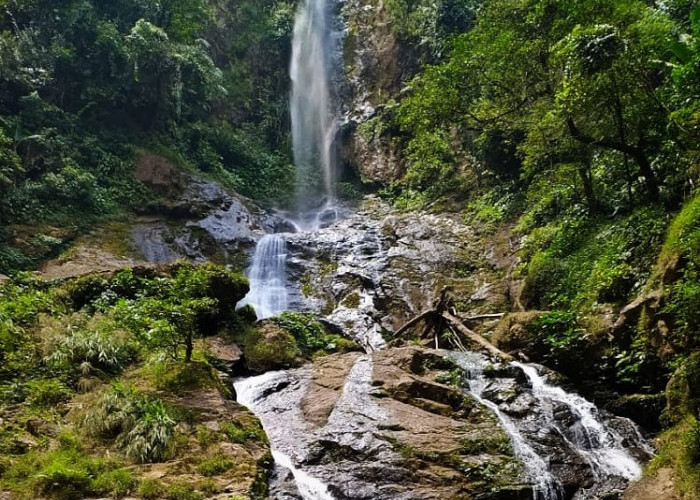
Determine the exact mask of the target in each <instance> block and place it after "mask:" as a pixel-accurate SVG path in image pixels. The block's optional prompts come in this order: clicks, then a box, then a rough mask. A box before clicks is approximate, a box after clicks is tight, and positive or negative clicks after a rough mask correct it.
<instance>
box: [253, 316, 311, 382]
mask: <svg viewBox="0 0 700 500" xmlns="http://www.w3.org/2000/svg"><path fill="white" fill-rule="evenodd" d="M241 340H242V344H243V345H242V348H243V358H244V359H245V363H246V366H247V367H248V369H249V370H251V371H253V372H258V373H262V372H265V371H268V370H274V369H280V368H289V367H292V366H297V365H298V364H299V356H300V355H301V351H300V350H299V347H298V346H297V342H296V340H294V337H293V336H292V335H290V334H289V333H287V332H286V331H285V330H284V329H282V328H279V327H277V326H276V325H273V324H270V323H266V324H263V325H261V326H258V327H254V328H253V327H250V328H247V329H246V330H245V331H244V333H243V335H242V338H241Z"/></svg>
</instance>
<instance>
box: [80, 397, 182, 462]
mask: <svg viewBox="0 0 700 500" xmlns="http://www.w3.org/2000/svg"><path fill="white" fill-rule="evenodd" d="M81 424H82V427H83V428H84V429H85V430H86V431H87V432H88V433H89V434H91V435H93V436H96V437H100V438H102V439H106V440H112V441H114V442H115V444H116V445H117V447H118V448H120V449H121V450H122V451H123V452H124V453H125V454H126V456H127V457H129V458H131V459H133V460H136V461H138V462H142V463H143V462H155V461H159V460H162V459H163V458H165V456H166V454H167V452H168V450H169V446H170V443H171V441H172V438H173V436H174V433H175V425H176V421H175V419H174V418H173V417H171V415H170V413H169V412H168V410H167V408H166V407H165V405H164V404H163V402H162V401H161V400H160V399H157V398H155V397H153V396H150V395H147V394H143V393H140V392H138V391H137V390H136V389H135V388H133V387H124V386H122V385H119V384H115V385H114V386H113V387H112V388H111V389H110V390H108V391H107V392H105V393H104V394H103V395H102V396H101V397H100V398H99V399H98V401H97V402H96V403H95V404H94V405H92V407H90V408H88V410H87V411H86V414H85V415H84V417H83V419H82V421H81Z"/></svg>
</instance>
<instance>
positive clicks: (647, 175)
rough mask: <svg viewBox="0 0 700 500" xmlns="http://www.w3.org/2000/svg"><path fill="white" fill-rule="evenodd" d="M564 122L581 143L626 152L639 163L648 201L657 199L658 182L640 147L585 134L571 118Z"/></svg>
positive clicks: (653, 201)
mask: <svg viewBox="0 0 700 500" xmlns="http://www.w3.org/2000/svg"><path fill="white" fill-rule="evenodd" d="M566 124H567V126H568V127H569V132H570V133H571V136H572V137H573V138H574V139H576V140H577V141H579V142H581V143H583V144H589V145H591V146H598V147H601V148H606V149H612V150H613V151H619V152H620V153H623V154H628V155H629V156H630V157H631V158H632V159H633V160H634V161H636V162H637V165H639V173H640V174H641V175H642V177H644V184H645V185H646V188H647V195H648V196H649V201H650V202H652V203H656V202H658V201H659V198H660V194H659V184H658V182H657V180H656V175H655V174H654V169H653V168H652V167H651V163H649V159H648V158H647V157H646V155H645V154H644V151H643V150H642V148H640V147H636V146H631V145H630V144H626V143H624V142H621V141H616V140H613V139H605V138H603V139H596V138H595V137H591V136H590V135H586V134H584V133H583V132H582V131H581V130H580V129H579V128H578V127H577V126H576V123H574V120H573V119H572V118H567V120H566Z"/></svg>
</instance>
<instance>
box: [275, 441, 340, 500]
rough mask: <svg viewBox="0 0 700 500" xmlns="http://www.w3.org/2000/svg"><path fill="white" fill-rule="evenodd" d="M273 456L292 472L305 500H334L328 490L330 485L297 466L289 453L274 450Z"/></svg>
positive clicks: (276, 461)
mask: <svg viewBox="0 0 700 500" xmlns="http://www.w3.org/2000/svg"><path fill="white" fill-rule="evenodd" d="M272 458H273V459H274V460H275V464H276V465H277V466H278V467H284V468H285V469H288V470H289V471H290V472H291V473H292V475H293V476H294V482H295V483H296V486H297V489H298V490H299V494H300V495H301V497H302V499H303V500H333V495H331V494H330V492H329V491H328V486H326V485H325V484H323V483H322V482H321V481H319V480H318V479H316V478H315V477H312V476H310V475H308V474H307V473H306V472H304V471H303V470H301V469H299V468H298V467H297V466H295V465H294V463H293V462H292V459H291V458H289V457H288V456H287V455H285V454H284V453H281V452H279V451H275V450H272Z"/></svg>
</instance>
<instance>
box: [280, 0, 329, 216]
mask: <svg viewBox="0 0 700 500" xmlns="http://www.w3.org/2000/svg"><path fill="white" fill-rule="evenodd" d="M333 8H334V2H333V1H331V0H303V1H302V3H301V4H300V6H299V10H298V11H297V15H296V19H295V23H294V38H293V40H292V61H291V65H290V76H291V79H292V91H291V96H290V110H291V118H292V142H293V149H294V163H295V166H296V169H297V191H298V192H297V196H298V198H299V208H300V210H301V211H305V210H308V209H309V208H310V204H311V205H313V203H314V200H316V199H317V196H318V195H319V194H320V193H319V192H318V190H317V188H316V187H315V186H314V181H316V180H318V179H323V194H324V195H325V197H326V198H328V199H333V198H334V196H333V184H334V183H335V181H336V180H337V179H336V158H335V156H336V155H335V151H334V142H335V136H336V132H337V123H338V120H337V118H336V117H335V113H334V107H335V106H334V99H333V93H334V92H333V84H332V82H333V75H334V72H335V71H336V68H337V67H338V53H339V40H340V32H339V31H338V30H334V29H333V26H334V22H333V16H332V14H333V12H332V10H333ZM319 174H321V175H319Z"/></svg>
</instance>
